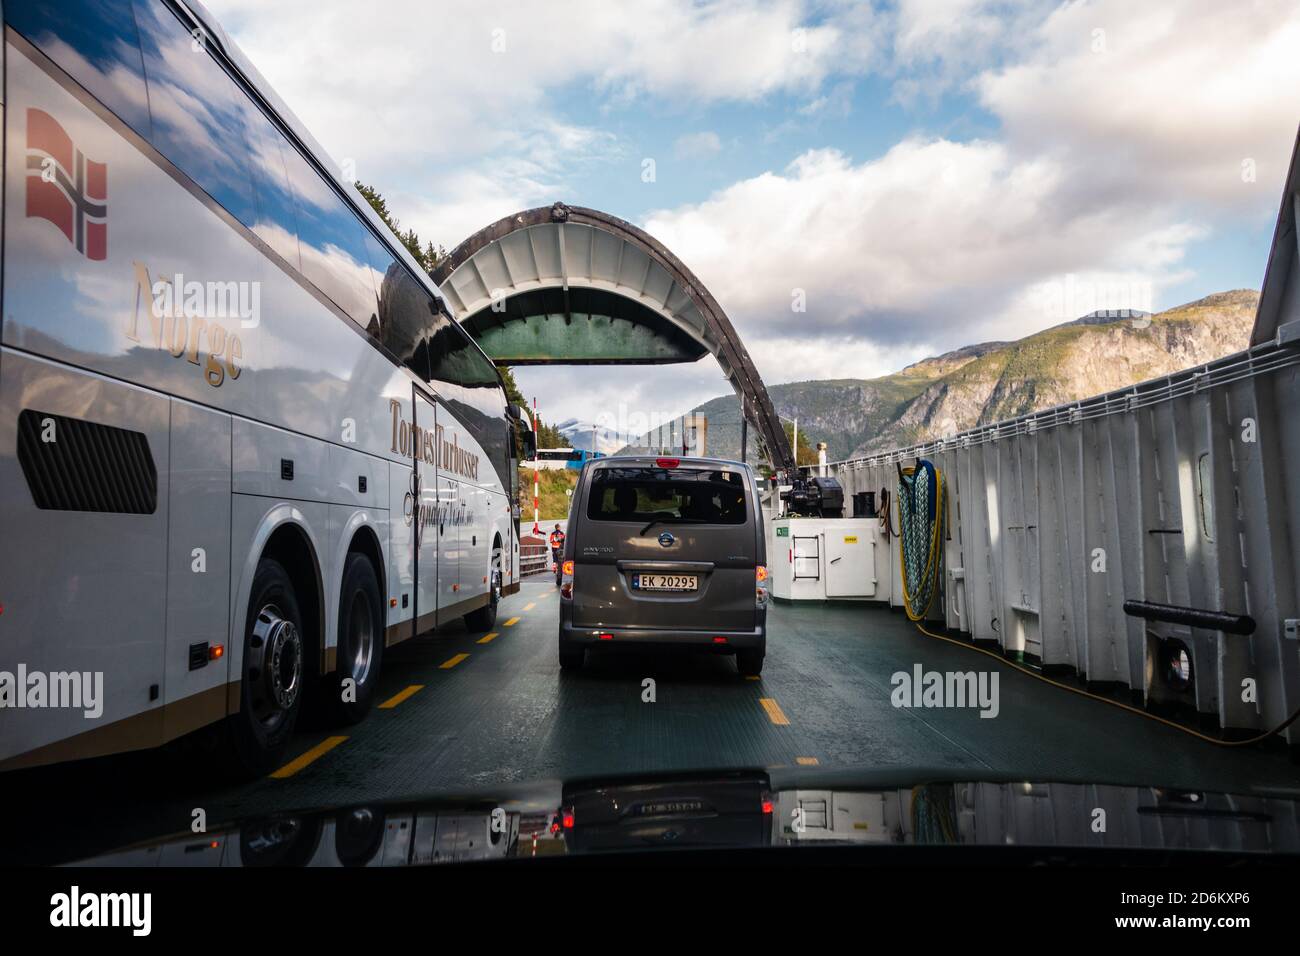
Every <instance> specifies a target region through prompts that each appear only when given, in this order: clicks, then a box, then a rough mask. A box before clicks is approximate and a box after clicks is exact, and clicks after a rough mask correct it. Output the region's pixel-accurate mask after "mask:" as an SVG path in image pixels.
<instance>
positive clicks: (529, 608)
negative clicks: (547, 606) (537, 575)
mask: <svg viewBox="0 0 1300 956" xmlns="http://www.w3.org/2000/svg"><path fill="white" fill-rule="evenodd" d="M535 607H537V605H536V604H534V603H533V602H532V601H529V602H528V603H527V604H525V605H524V610H525V611H531V610H532V609H533V608H535Z"/></svg>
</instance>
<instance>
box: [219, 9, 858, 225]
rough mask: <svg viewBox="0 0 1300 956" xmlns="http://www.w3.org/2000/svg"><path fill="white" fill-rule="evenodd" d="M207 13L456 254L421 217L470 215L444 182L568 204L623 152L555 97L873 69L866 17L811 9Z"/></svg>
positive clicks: (689, 90)
mask: <svg viewBox="0 0 1300 956" xmlns="http://www.w3.org/2000/svg"><path fill="white" fill-rule="evenodd" d="M208 6H209V7H210V8H211V9H212V11H213V13H214V15H216V16H217V18H218V19H219V21H220V22H221V23H222V25H223V26H224V27H225V28H226V30H227V32H228V33H230V34H231V36H233V37H234V38H235V40H236V42H237V43H238V44H239V45H240V46H241V47H242V48H243V49H244V51H245V52H246V53H247V54H248V56H249V58H250V59H251V60H252V61H253V62H254V63H255V64H256V65H257V67H258V69H259V70H260V71H261V72H262V73H263V74H264V75H265V76H266V77H267V79H268V80H269V81H270V83H271V84H272V86H274V87H275V89H276V90H277V92H278V93H280V95H281V96H282V98H283V99H284V100H285V102H287V103H288V104H289V105H290V107H291V108H292V109H293V110H294V112H295V113H297V114H298V115H299V116H300V117H301V118H302V119H303V122H304V123H305V124H306V125H307V127H308V128H309V129H310V130H311V131H312V133H313V134H314V135H315V136H316V137H317V139H319V140H320V141H321V143H322V144H323V145H324V146H325V148H326V149H327V150H329V152H330V153H331V155H332V156H333V157H334V158H335V159H339V160H344V159H349V160H352V161H353V163H354V164H355V168H356V171H357V176H358V177H359V178H360V179H361V180H362V181H364V182H368V183H372V184H376V185H378V186H380V188H381V191H383V192H384V193H385V195H386V196H388V197H389V198H390V200H391V199H393V198H397V194H398V193H399V192H400V193H401V198H402V199H403V200H408V201H404V202H402V203H394V204H393V205H395V206H396V208H398V209H400V210H404V212H403V213H402V218H403V223H404V225H410V226H414V227H415V228H416V229H417V231H419V232H420V233H421V234H422V235H427V236H428V237H429V238H432V239H433V240H434V241H437V242H442V243H444V244H446V245H448V246H450V245H454V244H455V243H456V242H459V241H460V240H461V239H463V238H465V235H468V233H458V232H455V231H453V226H451V225H450V224H448V223H446V222H445V221H443V220H439V219H432V218H429V219H426V218H424V217H425V215H426V214H427V213H433V212H436V211H439V210H442V209H444V208H447V207H451V208H454V209H460V210H464V211H466V213H467V214H468V213H469V211H471V210H472V209H474V208H475V206H474V202H473V200H471V199H467V197H466V196H465V195H464V194H463V193H453V192H452V191H451V189H450V188H449V185H448V180H447V171H448V169H455V170H456V171H457V173H458V174H463V173H465V172H466V170H472V172H473V174H474V175H476V176H477V177H478V178H479V180H480V186H483V187H485V188H484V190H483V191H484V192H486V193H487V194H488V196H487V198H486V199H485V200H484V201H483V202H482V204H481V205H480V206H478V208H480V209H481V210H482V211H483V212H484V213H490V211H491V210H496V209H498V208H500V206H499V204H498V203H497V202H496V201H495V197H500V196H511V197H518V198H523V197H534V198H535V197H538V196H539V195H540V192H539V188H538V187H539V185H540V184H545V185H546V186H547V187H548V188H549V189H551V190H552V191H551V192H549V193H547V194H546V195H545V196H542V197H541V198H540V199H539V200H538V201H549V200H551V199H554V198H557V196H559V195H563V194H565V193H567V192H570V191H571V190H569V189H567V188H566V187H568V186H571V185H572V184H574V183H575V182H579V181H580V174H581V172H582V165H581V164H582V163H584V162H589V161H592V160H593V159H602V160H605V161H609V160H610V159H612V158H617V157H618V156H619V155H621V154H620V153H619V152H618V145H617V144H616V143H615V142H614V141H613V138H612V136H611V134H609V133H608V132H604V131H601V130H600V129H598V128H597V127H596V126H595V125H592V123H593V120H595V118H596V117H598V115H599V114H598V111H596V110H592V111H591V113H590V114H589V115H588V116H587V117H584V122H583V123H582V124H574V123H571V122H565V121H563V120H562V119H560V117H559V113H558V110H557V107H556V106H555V104H554V103H553V102H552V99H551V97H552V96H553V95H554V93H555V91H558V90H562V89H566V88H568V87H569V86H570V85H572V84H583V85H586V86H587V88H588V89H589V90H591V91H593V93H594V95H595V96H596V97H598V98H601V99H604V100H605V101H606V102H614V103H620V102H621V103H626V102H630V101H635V100H637V99H639V98H658V99H660V100H668V101H673V102H680V103H716V102H726V101H744V102H753V101H756V100H760V99H762V98H764V97H766V96H769V95H772V94H776V93H782V92H789V93H795V94H799V95H810V96H811V95H815V94H816V92H817V90H818V88H819V87H820V85H821V83H822V82H823V81H824V80H825V78H826V77H828V76H830V75H832V74H844V73H861V72H862V71H864V70H865V69H866V68H867V65H868V63H869V61H870V58H871V56H872V55H873V44H872V42H871V34H870V33H869V32H867V31H864V30H862V29H860V26H861V24H862V23H863V22H864V20H865V17H866V16H867V15H869V13H870V10H869V9H868V10H867V11H866V13H865V14H864V13H863V12H861V11H859V10H857V9H855V8H854V7H853V6H849V7H845V8H843V9H840V10H836V9H831V10H830V11H829V13H827V12H825V11H822V12H821V13H820V14H819V16H818V17H817V21H816V22H815V23H814V22H813V21H812V19H811V15H812V12H813V11H812V8H811V6H810V5H809V4H807V3H804V2H801V0H743V2H741V0H732V2H727V3H694V2H691V0H646V2H639V3H637V4H636V5H635V7H634V8H632V9H631V11H629V9H627V8H625V7H619V6H618V5H616V4H611V3H608V2H605V0H574V2H568V3H566V4H565V5H564V6H563V8H562V12H557V8H556V7H554V6H550V5H547V4H539V3H534V2H531V0H501V2H487V3H476V4H474V5H473V6H472V7H466V8H463V9H457V10H455V11H450V10H448V9H447V8H446V7H444V6H442V5H439V4H430V3H428V2H426V0H390V2H387V3H384V4H371V5H370V6H368V7H367V8H366V9H365V11H364V14H363V15H359V14H358V11H357V8H355V7H353V6H339V7H331V6H326V5H324V4H322V3H320V2H319V0H277V2H276V3H275V4H267V3H265V2H264V0H209V3H208ZM841 23H843V24H844V25H843V26H841V25H840V24H841ZM521 158H522V159H521ZM486 180H491V184H490V186H489V185H488V184H487V183H486ZM415 196H418V197H422V200H423V201H422V202H421V204H420V206H421V209H420V210H419V211H417V210H415V209H413V208H412V205H411V204H410V203H409V198H410V197H415ZM525 201H531V198H530V199H526V200H525ZM516 208H519V207H516ZM426 211H427V213H426ZM512 211H514V209H507V210H505V212H507V213H508V212H512ZM488 221H490V220H489V219H488V218H483V219H482V220H480V221H479V222H478V225H483V224H485V223H486V222H488ZM455 228H459V227H458V226H457V227H455ZM474 228H478V226H477V225H476V226H475V227H474ZM471 231H473V230H471Z"/></svg>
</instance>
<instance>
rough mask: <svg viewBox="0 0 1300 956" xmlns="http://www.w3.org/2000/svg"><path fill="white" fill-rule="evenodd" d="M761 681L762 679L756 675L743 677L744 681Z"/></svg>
mask: <svg viewBox="0 0 1300 956" xmlns="http://www.w3.org/2000/svg"><path fill="white" fill-rule="evenodd" d="M762 679H763V678H762V677H760V676H759V675H758V674H747V675H745V680H762Z"/></svg>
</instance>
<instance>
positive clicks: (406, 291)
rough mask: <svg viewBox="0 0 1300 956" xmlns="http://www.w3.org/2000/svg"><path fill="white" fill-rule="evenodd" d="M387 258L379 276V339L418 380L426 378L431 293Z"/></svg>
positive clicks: (396, 263) (404, 268)
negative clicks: (385, 265) (386, 262)
mask: <svg viewBox="0 0 1300 956" xmlns="http://www.w3.org/2000/svg"><path fill="white" fill-rule="evenodd" d="M374 245H375V247H376V248H375V250H374V252H375V255H376V257H378V256H379V254H380V252H381V250H380V249H379V248H378V247H379V244H378V243H377V242H376V243H374ZM380 261H382V260H380ZM387 261H388V265H387V267H386V268H385V270H384V272H383V273H382V275H380V276H379V319H380V341H381V342H383V344H384V347H385V348H387V349H388V351H390V352H391V353H393V357H394V358H396V359H397V360H398V361H399V362H401V363H403V364H404V365H405V366H406V367H407V368H409V369H410V370H411V371H412V372H414V373H415V374H416V375H417V376H418V377H419V379H420V381H422V382H427V381H428V380H429V336H430V330H429V326H430V324H431V323H432V321H433V316H434V312H433V297H432V296H431V295H429V293H428V292H427V291H426V290H425V288H424V287H423V286H422V285H420V283H418V282H417V281H416V280H415V279H413V278H412V277H411V274H410V273H409V272H407V271H406V267H405V266H403V265H402V264H401V263H400V262H398V261H396V260H395V259H393V258H392V256H388V259H387Z"/></svg>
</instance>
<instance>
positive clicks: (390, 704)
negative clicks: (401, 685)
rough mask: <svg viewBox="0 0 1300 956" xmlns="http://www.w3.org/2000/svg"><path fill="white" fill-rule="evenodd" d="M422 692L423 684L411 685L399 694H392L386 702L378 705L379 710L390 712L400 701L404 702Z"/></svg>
mask: <svg viewBox="0 0 1300 956" xmlns="http://www.w3.org/2000/svg"><path fill="white" fill-rule="evenodd" d="M422 690H424V685H423V684H412V685H411V686H410V687H408V688H406V690H404V691H402V692H401V693H400V694H394V695H393V696H392V697H390V698H388V700H386V701H384V702H383V703H382V704H380V705H379V709H380V710H392V709H393V708H394V707H396V706H397V705H398V704H400V703H401V702H402V701H404V700H406V699H407V698H408V697H410V696H412V695H413V694H418V693H419V692H420V691H422Z"/></svg>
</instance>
